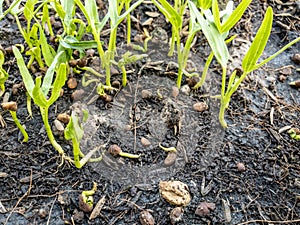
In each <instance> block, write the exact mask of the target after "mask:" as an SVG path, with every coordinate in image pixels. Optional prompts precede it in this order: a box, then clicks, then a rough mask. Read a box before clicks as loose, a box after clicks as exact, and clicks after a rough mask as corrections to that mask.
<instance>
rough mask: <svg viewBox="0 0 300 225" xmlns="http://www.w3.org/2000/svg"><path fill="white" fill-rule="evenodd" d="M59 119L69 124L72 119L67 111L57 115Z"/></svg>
mask: <svg viewBox="0 0 300 225" xmlns="http://www.w3.org/2000/svg"><path fill="white" fill-rule="evenodd" d="M57 119H58V120H59V121H61V122H63V123H64V124H68V123H69V121H70V116H69V115H68V114H67V113H60V114H58V115H57Z"/></svg>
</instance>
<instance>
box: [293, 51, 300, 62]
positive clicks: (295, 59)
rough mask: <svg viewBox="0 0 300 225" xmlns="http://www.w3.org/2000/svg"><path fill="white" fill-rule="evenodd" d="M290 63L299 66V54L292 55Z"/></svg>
mask: <svg viewBox="0 0 300 225" xmlns="http://www.w3.org/2000/svg"><path fill="white" fill-rule="evenodd" d="M292 61H293V62H294V63H296V64H298V65H300V54H299V53H297V54H294V55H293V56H292Z"/></svg>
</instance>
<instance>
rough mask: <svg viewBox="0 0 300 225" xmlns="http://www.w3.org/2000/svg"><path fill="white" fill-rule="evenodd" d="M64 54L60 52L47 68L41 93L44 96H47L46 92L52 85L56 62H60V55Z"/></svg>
mask: <svg viewBox="0 0 300 225" xmlns="http://www.w3.org/2000/svg"><path fill="white" fill-rule="evenodd" d="M62 54H64V51H60V52H59V53H58V54H57V55H56V56H55V57H54V59H53V61H52V63H51V65H50V67H49V68H48V70H47V72H46V75H45V77H44V79H43V84H42V88H41V89H42V92H43V94H44V95H45V96H47V95H48V92H49V90H50V88H51V85H52V81H53V76H54V72H55V68H56V66H57V64H58V62H60V57H61V55H62Z"/></svg>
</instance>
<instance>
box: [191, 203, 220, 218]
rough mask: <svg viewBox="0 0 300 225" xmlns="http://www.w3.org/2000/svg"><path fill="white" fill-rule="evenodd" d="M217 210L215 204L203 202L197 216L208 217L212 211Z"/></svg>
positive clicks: (196, 212)
mask: <svg viewBox="0 0 300 225" xmlns="http://www.w3.org/2000/svg"><path fill="white" fill-rule="evenodd" d="M215 208H216V204H215V203H210V202H201V203H200V204H199V206H198V207H197V209H196V211H195V214H196V215H198V216H201V217H204V216H207V215H208V214H209V213H210V212H211V211H214V210H215Z"/></svg>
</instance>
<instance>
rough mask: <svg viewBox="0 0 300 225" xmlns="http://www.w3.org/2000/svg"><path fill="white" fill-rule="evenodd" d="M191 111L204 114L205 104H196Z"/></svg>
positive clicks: (206, 107)
mask: <svg viewBox="0 0 300 225" xmlns="http://www.w3.org/2000/svg"><path fill="white" fill-rule="evenodd" d="M193 109H194V110H196V111H197V112H204V111H205V110H207V109H208V106H207V104H206V102H197V103H195V104H194V105H193Z"/></svg>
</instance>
